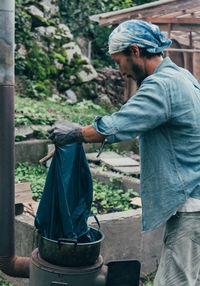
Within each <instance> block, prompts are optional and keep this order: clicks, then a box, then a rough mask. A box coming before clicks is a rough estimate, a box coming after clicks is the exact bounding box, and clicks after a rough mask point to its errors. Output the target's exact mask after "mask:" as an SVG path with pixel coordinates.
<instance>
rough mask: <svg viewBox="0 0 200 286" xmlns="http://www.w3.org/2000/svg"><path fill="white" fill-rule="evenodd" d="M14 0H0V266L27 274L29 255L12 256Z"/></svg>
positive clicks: (15, 272)
mask: <svg viewBox="0 0 200 286" xmlns="http://www.w3.org/2000/svg"><path fill="white" fill-rule="evenodd" d="M14 3H15V1H14V0H9V1H7V0H1V1H0V51H1V52H0V133H1V136H0V229H1V235H0V269H1V270H2V271H3V272H5V273H6V274H8V275H11V276H16V277H29V261H30V258H27V257H17V256H15V239H14V215H15V213H14V209H15V205H14V198H15V194H14Z"/></svg>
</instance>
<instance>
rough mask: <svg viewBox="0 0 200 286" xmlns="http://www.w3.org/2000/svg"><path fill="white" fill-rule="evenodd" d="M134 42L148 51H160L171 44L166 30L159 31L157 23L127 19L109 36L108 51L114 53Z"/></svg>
mask: <svg viewBox="0 0 200 286" xmlns="http://www.w3.org/2000/svg"><path fill="white" fill-rule="evenodd" d="M131 44H135V45H137V46H138V47H140V48H146V50H147V52H149V53H160V52H163V50H164V49H166V48H167V47H169V46H170V45H171V40H170V39H169V38H168V36H167V33H166V32H160V29H159V27H158V26H157V25H154V24H151V23H148V22H145V21H141V20H129V21H125V22H123V23H121V24H120V25H119V26H118V27H117V28H115V29H114V30H113V32H112V33H111V34H110V36H109V41H108V45H109V53H110V54H115V53H118V52H121V51H123V50H125V49H126V48H128V46H129V45H131Z"/></svg>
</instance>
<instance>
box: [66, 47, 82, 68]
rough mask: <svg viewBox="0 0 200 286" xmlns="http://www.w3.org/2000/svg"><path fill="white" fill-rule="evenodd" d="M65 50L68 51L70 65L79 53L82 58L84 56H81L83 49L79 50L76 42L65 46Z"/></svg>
mask: <svg viewBox="0 0 200 286" xmlns="http://www.w3.org/2000/svg"><path fill="white" fill-rule="evenodd" d="M63 48H64V49H65V50H66V53H67V59H68V61H69V63H70V62H71V60H72V59H73V57H74V54H76V53H77V54H78V55H80V56H81V55H82V54H81V49H80V48H79V46H78V45H77V44H76V43H75V42H70V43H68V44H64V45H63Z"/></svg>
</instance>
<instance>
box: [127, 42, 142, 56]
mask: <svg viewBox="0 0 200 286" xmlns="http://www.w3.org/2000/svg"><path fill="white" fill-rule="evenodd" d="M129 48H130V50H131V52H132V53H133V54H134V55H135V56H140V50H139V48H138V46H137V45H135V44H131V45H130V46H129Z"/></svg>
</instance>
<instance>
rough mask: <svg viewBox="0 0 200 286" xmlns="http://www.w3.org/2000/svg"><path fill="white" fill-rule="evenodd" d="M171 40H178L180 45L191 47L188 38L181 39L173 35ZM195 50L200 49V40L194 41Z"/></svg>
mask: <svg viewBox="0 0 200 286" xmlns="http://www.w3.org/2000/svg"><path fill="white" fill-rule="evenodd" d="M171 39H172V40H173V39H174V40H176V41H177V42H179V44H181V45H184V46H189V39H188V37H179V36H177V35H174V34H173V33H171ZM193 43H194V48H196V49H200V39H199V41H195V40H194V42H193Z"/></svg>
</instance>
